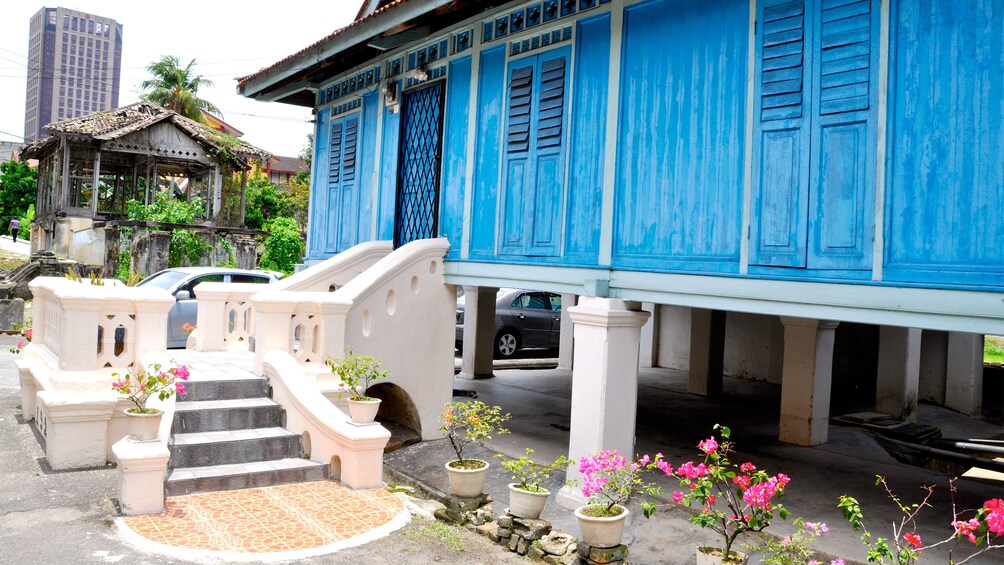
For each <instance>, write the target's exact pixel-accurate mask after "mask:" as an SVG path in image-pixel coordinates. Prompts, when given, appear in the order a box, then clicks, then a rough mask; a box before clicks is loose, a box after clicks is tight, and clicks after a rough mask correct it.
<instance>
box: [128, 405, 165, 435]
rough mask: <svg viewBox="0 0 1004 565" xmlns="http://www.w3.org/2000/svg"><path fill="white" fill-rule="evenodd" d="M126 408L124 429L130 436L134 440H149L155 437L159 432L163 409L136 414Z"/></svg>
mask: <svg viewBox="0 0 1004 565" xmlns="http://www.w3.org/2000/svg"><path fill="white" fill-rule="evenodd" d="M129 410H130V409H126V411H125V415H126V416H127V418H126V429H127V430H128V433H127V434H126V435H128V436H129V437H130V438H132V439H134V440H136V441H151V440H155V439H157V435H158V432H160V420H161V418H163V417H164V411H163V410H154V411H153V412H151V413H149V414H137V413H135V412H130V411H129Z"/></svg>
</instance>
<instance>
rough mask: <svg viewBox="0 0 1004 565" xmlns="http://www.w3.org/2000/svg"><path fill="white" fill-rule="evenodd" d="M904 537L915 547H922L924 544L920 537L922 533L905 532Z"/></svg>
mask: <svg viewBox="0 0 1004 565" xmlns="http://www.w3.org/2000/svg"><path fill="white" fill-rule="evenodd" d="M903 539H905V540H906V543H908V544H910V545H912V546H914V547H920V546H921V545H923V544H924V542H923V541H921V539H920V535H919V534H917V533H915V532H907V533H905V534H903Z"/></svg>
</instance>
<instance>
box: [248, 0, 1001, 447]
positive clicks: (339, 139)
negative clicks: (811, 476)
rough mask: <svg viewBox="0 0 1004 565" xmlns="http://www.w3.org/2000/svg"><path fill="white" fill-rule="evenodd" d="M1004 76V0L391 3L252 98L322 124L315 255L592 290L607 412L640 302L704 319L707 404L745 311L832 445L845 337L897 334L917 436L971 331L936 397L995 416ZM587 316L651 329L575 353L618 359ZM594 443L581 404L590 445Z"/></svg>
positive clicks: (786, 398) (796, 438) (792, 428)
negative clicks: (378, 255)
mask: <svg viewBox="0 0 1004 565" xmlns="http://www.w3.org/2000/svg"><path fill="white" fill-rule="evenodd" d="M1002 69H1004V4H1002V3H1001V2H1000V1H999V0H925V1H923V2H918V1H914V0H885V1H880V0H706V1H702V2H692V1H687V0H533V1H529V2H500V1H495V0H484V1H475V0H395V1H386V0H368V1H367V2H365V4H364V6H363V8H362V10H361V11H360V14H359V17H358V18H357V19H356V21H355V22H354V23H352V24H351V25H349V26H347V27H345V28H343V29H340V30H337V31H335V32H334V33H332V34H331V35H330V36H328V37H326V38H324V39H323V40H321V41H319V42H317V43H314V44H313V45H310V46H309V47H307V48H305V49H304V50H303V51H301V52H299V53H296V54H293V55H291V56H290V57H287V58H286V59H283V60H282V61H279V62H277V63H275V64H274V65H272V66H270V67H268V68H265V69H263V70H261V71H259V72H258V73H256V74H254V75H251V76H248V77H244V78H242V79H241V80H240V83H239V91H240V92H241V93H242V94H243V95H245V96H247V97H251V98H255V99H259V100H263V101H273V102H280V103H287V104H297V105H302V106H308V107H312V108H314V111H315V114H316V131H315V140H316V146H315V154H314V160H313V167H314V169H313V185H312V188H311V205H310V224H309V226H310V227H309V236H308V246H307V256H306V258H305V259H306V262H312V261H317V260H321V259H324V258H326V257H329V256H331V255H332V254H335V253H338V252H340V251H343V250H345V249H348V248H349V247H351V246H353V245H355V244H357V243H360V242H364V241H369V240H376V239H384V240H390V239H392V240H394V242H395V244H396V245H401V244H404V243H406V242H408V241H411V240H414V239H418V238H429V237H446V238H448V239H449V241H450V244H451V248H450V251H449V254H448V255H447V263H446V269H447V281H448V282H450V283H453V284H458V285H464V286H465V287H466V288H467V289H468V294H469V296H471V295H477V296H482V295H484V296H489V295H490V296H492V297H493V296H494V293H493V292H489V293H481V294H478V293H477V292H473V293H472V292H471V291H477V289H494V288H497V287H503V286H505V287H525V288H534V289H540V290H547V291H553V292H560V293H565V294H570V295H578V296H580V297H581V298H580V299H579V306H577V307H575V308H572V309H571V317H572V320H573V322H575V323H576V330H575V332H576V333H575V339H576V349H575V356H576V359H575V369H574V371H575V372H574V373H573V374H574V381H575V385H574V386H575V387H576V390H578V391H580V393H581V394H593V393H591V392H583V391H584V390H585V389H587V388H588V389H589V390H595V396H585V397H583V398H587V399H588V401H590V402H593V403H594V406H596V405H598V406H599V408H598V409H597V410H596V411H594V413H593V414H591V415H590V416H589V417H590V418H592V419H596V418H597V414H599V415H600V416H599V417H600V419H602V417H603V414H605V413H606V411H609V410H611V408H609V407H604V406H603V402H604V401H603V400H602V399H603V398H605V397H604V396H602V393H603V391H605V390H606V389H607V388H609V387H613V388H611V390H613V389H617V390H630V389H631V385H632V384H633V382H634V381H633V379H634V378H635V377H634V376H633V372H634V371H635V369H632V368H631V366H632V364H633V365H634V367H637V364H638V358H637V357H636V356H635V357H632V355H633V353H632V352H631V351H630V349H631V344H632V343H634V344H637V343H638V340H639V339H640V338H638V326H640V325H641V324H642V323H645V319H646V315H645V314H643V313H641V312H640V306H639V303H648V304H650V305H653V306H650V307H648V308H647V310H649V311H650V312H651V313H652V314H653V315H654V319H655V321H656V322H658V321H660V319H661V321H662V322H665V321H666V320H665V317H666V316H667V315H668V312H670V310H663V309H662V307H663V306H667V307H672V308H674V309H673V310H671V312H676V313H679V312H685V313H687V315H689V316H691V318H692V320H690V324H691V325H690V328H691V329H690V332H689V338H686V339H689V352H690V365H691V384H692V390H694V391H695V392H702V393H714V392H715V390H716V389H717V388H720V371H721V357H722V342H723V340H724V339H725V337H724V334H725V330H724V324H725V315H724V313H725V312H728V315H729V316H730V318H729V320H731V319H732V318H731V317H732V316H734V315H735V316H739V315H744V316H746V315H749V316H759V317H761V318H762V319H769V320H772V321H773V322H770V323H775V324H779V326H778V327H780V328H781V330H780V331H781V335H783V354H781V353H779V355H781V357H782V359H781V360H780V361H781V364H780V365H781V366H782V369H783V370H782V371H781V372H782V375H781V379H780V380H781V382H782V409H781V412H782V413H781V418H780V429H781V437H782V439H785V440H787V441H792V442H796V443H803V444H814V443H819V442H821V441H825V439H826V419H827V417H828V403H829V390H830V378H831V377H830V368H829V365H830V363H829V357H828V356H829V355H831V354H832V350H833V339H834V338H833V335H834V331H835V330H834V328H835V327H836V326H837V324H838V323H841V322H853V323H858V324H868V325H872V326H879V327H880V328H882V331H881V336H880V337H881V344H880V345H879V366H880V367H885V373H884V374H881V375H878V377H877V380H878V381H879V382H878V384H877V387H876V389H877V395H878V397H879V398H877V400H876V403H877V405H881V406H883V407H884V408H885V409H886V411H888V412H890V413H893V414H894V415H897V416H901V417H904V418H909V417H910V416H911V413H910V412H911V406H914V407H915V406H916V401H917V399H918V394H920V395H921V397H922V398H921V399H924V398H923V397H924V393H923V391H924V390H926V388H928V387H926V385H925V384H924V383H919V384H918V379H919V377H918V376H917V374H916V369H915V368H913V367H915V366H916V362H915V361H916V358H917V356H919V355H920V354H921V351H922V349H923V348H922V347H921V346H922V344H924V346H925V347H926V346H927V345H926V341H922V339H924V338H923V335H924V334H925V333H926V332H924V330H936V331H939V332H949V333H948V334H947V336H948V337H947V338H946V339H945V340H942V341H943V342H945V343H948V345H947V346H945V345H944V344H943V345H942V347H943V348H944V347H947V351H948V353H947V354H946V355H947V357H948V361H947V368H946V369H944V371H943V382H941V383H940V389H938V386H934V387H933V388H934V389H938V390H940V395H941V398H940V399H935V400H938V401H940V402H942V403H945V404H948V405H950V406H953V407H955V408H957V409H959V410H962V411H964V412H970V413H978V410H979V408H978V405H979V397H980V386H981V361H980V362H977V361H976V359H977V355H978V354H981V346H980V344H981V343H982V336H981V334H984V333H1004V293H1002V291H1004V101H1002V100H1004V98H1002V93H1004V70H1002ZM480 303H481V306H482V307H483V309H486V310H491V309H492V308H494V303H493V302H492V301H491V300H481V301H480ZM470 310H471V306H470V300H469V302H468V314H469V315H470ZM660 312H662V313H663V314H662V315H660ZM590 316H591V317H590ZM598 320H599V321H598ZM729 323H731V322H729ZM580 324H581V325H584V326H589V327H593V328H601V329H602V332H601V334H602V335H605V336H607V337H609V336H610V335H613V334H614V333H616V332H618V331H620V330H619V329H618V328H623V327H631V328H633V332H634V333H633V334H631V336H628V337H627V338H625V339H627V341H625V342H621V347H622V349H621V350H619V351H617V352H615V353H617V355H614V356H613V357H615V359H613V360H609V359H608V360H599V361H597V362H596V363H592V362H580V361H581V360H583V359H589V358H588V357H587V356H588V355H590V354H591V353H590V352H589V351H585V350H586V349H587V347H586V346H583V347H582V349H583V351H581V352H580V349H579V346H578V344H579V343H580V342H583V343H584V344H586V345H590V344H592V345H595V348H594V349H597V350H599V349H602V348H603V347H604V343H606V341H604V339H603V338H600V337H596V336H595V335H593V334H590V333H589V332H585V331H584V332H583V333H582V334H581V335H580V333H579V325H580ZM482 327H484V326H482ZM488 327H490V324H489V325H488ZM604 332H605V333H604ZM749 333H750V334H751V339H752V338H754V337H756V336H754V335H752V334H755V333H757V331H756V330H755V329H751V330H750V332H749ZM465 335H466V334H465ZM656 335H663V336H664V337H665V336H666V334H664V333H661V332H660V330H656ZM632 336H633V337H632ZM490 337H492V336H488V338H490ZM618 339H620V338H618ZM632 339H633V340H634V341H633V342H632V341H631V340H632ZM607 341H609V340H607ZM624 344H627V345H628V346H627V348H623V345H624ZM472 349H473V347H472ZM960 352H961V353H960ZM977 352H979V353H977ZM472 355H473V354H472ZM580 355H581V356H583V357H581V359H580ZM619 355H620V356H621V357H624V358H626V359H627V360H626V361H624V360H623V359H617V357H618V356H619ZM617 363H621V364H622V365H623V366H617ZM615 369H616V370H621V371H623V372H624V373H626V374H624V375H623V376H621V377H618V380H617V381H616V382H612V381H608V380H607V379H605V375H608V374H610V373H611V372H612V371H614V370H615ZM580 383H582V384H580ZM633 393H634V392H633V391H631V394H633ZM574 394H576V393H573V396H574ZM937 394H938V393H935V395H937ZM632 398H633V396H632ZM929 400H930V399H929ZM620 417H622V418H624V419H626V420H630V421H631V424H630V429H627V430H619V431H614V432H611V433H612V434H613V435H611V436H610V437H608V438H607V440H606V441H607V442H608V443H610V444H613V445H614V446H616V445H620V446H621V448H622V449H624V450H625V451H630V440H631V435H630V434H631V433H633V412H631V413H628V414H625V413H623V412H621V413H620ZM593 427H595V426H594V424H591V423H589V422H587V421H586V419H585V417H584V416H583V417H582V418H579V419H576V416H575V415H574V414H573V421H572V451H573V455H574V454H576V452H585V450H587V449H588V448H591V447H597V445H595V444H596V441H597V440H595V439H594V436H589V434H587V433H586V432H585V431H577V429H578V430H586V431H588V430H592V429H593ZM587 436H588V437H587ZM608 446H609V445H608ZM625 447H626V449H625Z"/></svg>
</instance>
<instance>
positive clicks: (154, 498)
mask: <svg viewBox="0 0 1004 565" xmlns="http://www.w3.org/2000/svg"><path fill="white" fill-rule="evenodd" d="M112 453H114V455H115V460H116V461H117V462H118V478H119V504H120V505H121V506H122V513H123V514H125V515H126V516H132V515H137V514H158V513H160V512H163V511H164V475H165V473H166V472H167V462H168V460H169V459H170V458H171V452H170V451H168V450H167V446H165V445H164V444H162V443H161V442H159V441H136V440H133V439H130V438H124V439H121V440H119V441H118V442H116V443H115V445H113V446H112Z"/></svg>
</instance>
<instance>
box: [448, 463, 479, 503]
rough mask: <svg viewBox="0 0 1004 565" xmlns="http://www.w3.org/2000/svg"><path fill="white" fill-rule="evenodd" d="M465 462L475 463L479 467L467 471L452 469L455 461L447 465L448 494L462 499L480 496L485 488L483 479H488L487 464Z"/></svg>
mask: <svg viewBox="0 0 1004 565" xmlns="http://www.w3.org/2000/svg"><path fill="white" fill-rule="evenodd" d="M465 461H477V462H478V463H481V466H480V467H478V468H477V469H470V470H468V469H457V468H455V467H452V466H451V465H452V464H453V463H456V461H450V462H449V463H447V464H446V475H447V477H448V478H449V479H450V492H452V493H453V495H454V496H460V497H463V498H474V497H476V496H481V491H482V490H484V488H485V479H487V478H488V462H487V461H482V460H481V459H465Z"/></svg>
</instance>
